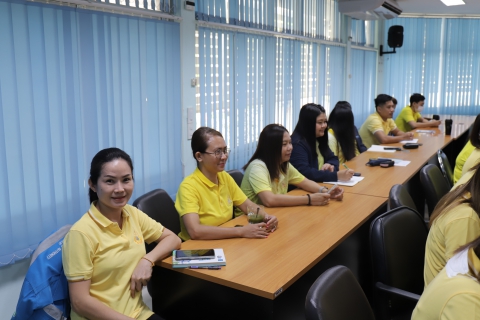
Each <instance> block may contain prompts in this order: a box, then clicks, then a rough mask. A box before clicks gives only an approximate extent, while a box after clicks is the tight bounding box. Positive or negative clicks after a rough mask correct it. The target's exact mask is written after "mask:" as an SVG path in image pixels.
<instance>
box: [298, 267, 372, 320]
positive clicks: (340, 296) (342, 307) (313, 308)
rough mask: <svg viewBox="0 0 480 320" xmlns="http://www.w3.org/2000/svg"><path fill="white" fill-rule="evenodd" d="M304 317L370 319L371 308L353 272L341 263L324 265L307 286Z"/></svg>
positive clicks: (316, 319)
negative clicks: (322, 271) (333, 265)
mask: <svg viewBox="0 0 480 320" xmlns="http://www.w3.org/2000/svg"><path fill="white" fill-rule="evenodd" d="M305 316H306V319H307V320H343V319H356V320H374V319H375V317H374V315H373V312H372V309H371V308H370V305H369V303H368V300H367V298H366V296H365V294H364V293H363V290H362V288H361V287H360V285H359V284H358V282H357V279H355V276H354V275H353V273H352V272H351V271H350V269H348V268H347V267H344V266H336V267H333V268H330V269H328V270H327V271H325V272H324V273H323V274H322V275H320V276H319V277H318V278H317V280H316V281H315V282H314V283H313V285H312V286H311V287H310V290H309V291H308V293H307V298H306V301H305Z"/></svg>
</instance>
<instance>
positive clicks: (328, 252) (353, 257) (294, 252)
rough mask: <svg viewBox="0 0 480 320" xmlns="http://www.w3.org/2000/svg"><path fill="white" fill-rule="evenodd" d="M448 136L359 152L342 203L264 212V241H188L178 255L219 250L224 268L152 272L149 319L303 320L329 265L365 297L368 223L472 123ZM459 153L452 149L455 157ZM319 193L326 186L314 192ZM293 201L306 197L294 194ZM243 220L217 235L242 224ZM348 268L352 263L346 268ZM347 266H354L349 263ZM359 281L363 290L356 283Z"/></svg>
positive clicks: (458, 121)
mask: <svg viewBox="0 0 480 320" xmlns="http://www.w3.org/2000/svg"><path fill="white" fill-rule="evenodd" d="M452 119H453V127H452V133H451V135H446V134H445V129H444V125H443V124H442V125H441V126H440V127H439V128H425V130H431V132H428V133H419V132H417V131H418V130H414V138H415V139H418V143H421V144H422V145H421V146H420V147H419V148H418V149H410V150H406V151H403V150H405V149H403V148H402V144H400V143H399V144H393V145H392V146H398V147H400V148H402V151H396V152H394V153H385V152H364V153H362V154H360V155H359V156H357V157H356V158H354V159H352V160H351V161H348V162H347V163H346V165H347V166H348V167H349V168H351V169H354V170H355V171H356V172H360V173H361V175H362V177H364V179H363V180H362V181H360V182H359V183H357V184H356V185H355V186H353V187H343V188H344V191H345V193H344V199H343V200H342V201H330V203H329V204H328V205H326V206H318V207H317V206H297V207H282V208H266V209H265V210H266V212H267V213H269V214H273V215H275V216H276V217H277V218H278V221H279V227H278V229H277V230H276V231H275V232H273V233H271V234H270V235H269V237H268V238H267V239H246V238H234V239H223V240H189V241H186V242H184V243H182V249H207V248H222V249H223V250H224V252H225V256H226V261H227V263H226V266H225V267H222V268H221V269H220V270H205V269H202V270H193V269H173V268H172V258H171V257H169V258H166V259H164V260H163V261H162V262H161V264H160V266H159V267H155V268H156V270H155V279H152V280H153V283H152V285H154V286H155V287H156V288H157V287H161V288H162V290H160V292H161V294H160V295H156V296H154V297H153V300H152V304H153V309H154V311H155V312H158V313H159V314H160V315H161V316H163V317H165V318H166V319H181V318H185V319H186V318H198V319H304V315H303V308H304V301H305V296H306V292H307V291H308V288H309V287H310V285H311V284H312V283H313V282H314V281H315V279H316V277H318V276H319V275H320V274H321V272H322V271H324V270H325V269H326V268H327V267H330V266H333V265H331V264H334V263H337V262H339V263H342V262H343V259H345V263H344V264H349V263H350V265H348V266H349V267H350V268H352V269H354V270H355V269H356V271H354V274H355V275H356V276H357V278H358V280H359V281H360V283H361V284H362V286H363V287H364V290H366V291H368V286H369V283H368V281H369V279H370V274H369V273H370V271H369V266H368V263H369V253H368V252H369V251H368V226H369V222H370V221H371V220H372V219H373V218H374V217H376V216H378V215H379V214H381V213H383V212H385V211H386V210H387V200H388V193H389V191H390V188H391V187H392V186H393V185H395V184H408V183H410V182H411V181H414V183H413V184H417V183H418V172H419V170H420V169H421V168H422V167H423V166H424V165H425V164H426V163H429V161H431V159H432V158H434V157H435V156H436V153H437V150H439V149H444V148H447V147H449V146H450V145H451V144H452V143H455V141H457V142H459V143H460V144H463V143H464V141H463V140H465V136H467V135H468V129H469V128H470V126H471V124H472V123H473V121H474V120H475V117H474V116H453V117H452ZM460 147H463V145H462V146H456V149H459V148H460ZM377 157H382V158H395V159H402V160H407V161H411V162H410V164H408V165H407V166H405V167H397V166H394V167H390V168H380V167H368V166H366V165H365V164H366V163H367V162H368V160H369V159H370V158H377ZM320 185H325V184H322V183H321V184H320ZM291 193H292V194H295V195H302V194H305V191H303V190H298V189H297V190H293V191H291ZM247 223H248V222H247V219H246V217H245V216H240V217H238V218H236V219H233V220H231V221H229V222H227V223H225V224H224V225H222V227H234V226H235V225H245V224H247ZM349 261H350V262H349ZM352 261H353V262H352ZM362 280H363V282H362Z"/></svg>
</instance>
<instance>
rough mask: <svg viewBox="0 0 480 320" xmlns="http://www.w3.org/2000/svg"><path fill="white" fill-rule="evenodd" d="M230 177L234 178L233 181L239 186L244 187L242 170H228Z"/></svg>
mask: <svg viewBox="0 0 480 320" xmlns="http://www.w3.org/2000/svg"><path fill="white" fill-rule="evenodd" d="M227 172H228V174H229V175H231V176H232V178H233V180H235V182H236V183H237V185H238V186H239V187H240V186H241V185H242V180H243V173H242V171H240V170H228V171H227Z"/></svg>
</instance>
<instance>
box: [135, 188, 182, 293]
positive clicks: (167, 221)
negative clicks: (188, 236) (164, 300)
mask: <svg viewBox="0 0 480 320" xmlns="http://www.w3.org/2000/svg"><path fill="white" fill-rule="evenodd" d="M133 206H134V207H137V208H138V209H139V210H142V211H143V212H145V213H146V214H147V215H148V216H149V217H150V218H152V219H154V220H155V221H158V222H160V223H161V224H162V225H163V226H164V227H165V228H167V229H170V230H171V231H172V232H173V233H175V234H179V233H180V216H179V215H178V212H177V209H175V204H174V203H173V200H172V198H170V196H169V195H168V193H167V192H166V191H165V190H163V189H155V190H152V191H150V192H147V193H145V194H144V195H142V196H140V197H138V198H137V199H136V200H135V201H134V202H133ZM155 245H156V243H151V244H146V249H147V252H150V251H151V250H152V249H153V248H154V247H155ZM157 268H159V267H153V269H152V277H151V278H150V281H148V284H147V290H148V293H149V294H150V296H151V297H152V301H153V299H154V297H155V296H157V291H160V290H165V288H163V289H162V284H161V281H162V279H159V278H160V277H159V276H158V275H157V273H158V271H157Z"/></svg>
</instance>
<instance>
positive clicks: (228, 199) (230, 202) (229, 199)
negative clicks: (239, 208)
mask: <svg viewBox="0 0 480 320" xmlns="http://www.w3.org/2000/svg"><path fill="white" fill-rule="evenodd" d="M227 203H228V205H231V204H232V199H231V198H230V196H227Z"/></svg>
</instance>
